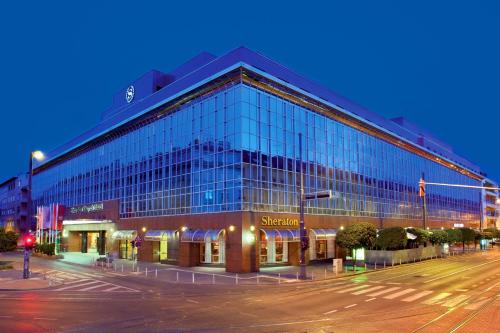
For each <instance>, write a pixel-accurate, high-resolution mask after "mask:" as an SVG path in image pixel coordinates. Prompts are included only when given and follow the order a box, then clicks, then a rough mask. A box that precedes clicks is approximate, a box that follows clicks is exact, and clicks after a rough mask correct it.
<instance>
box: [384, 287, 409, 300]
mask: <svg viewBox="0 0 500 333" xmlns="http://www.w3.org/2000/svg"><path fill="white" fill-rule="evenodd" d="M414 291H415V289H411V288H409V289H405V290H401V291H399V292H397V293H394V294H391V295H387V296H384V298H385V299H395V298H396V297H399V296H403V295H406V294H409V293H411V292H414Z"/></svg>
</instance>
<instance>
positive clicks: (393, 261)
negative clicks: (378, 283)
mask: <svg viewBox="0 0 500 333" xmlns="http://www.w3.org/2000/svg"><path fill="white" fill-rule="evenodd" d="M392 267H394V259H392Z"/></svg>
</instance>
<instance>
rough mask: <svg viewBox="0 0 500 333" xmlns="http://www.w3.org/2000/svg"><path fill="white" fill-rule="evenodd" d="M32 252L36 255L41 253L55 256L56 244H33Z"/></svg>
mask: <svg viewBox="0 0 500 333" xmlns="http://www.w3.org/2000/svg"><path fill="white" fill-rule="evenodd" d="M33 250H34V251H35V252H37V253H43V254H46V255H49V256H53V255H54V254H55V250H56V244H54V243H50V244H49V243H45V244H35V247H34V249H33Z"/></svg>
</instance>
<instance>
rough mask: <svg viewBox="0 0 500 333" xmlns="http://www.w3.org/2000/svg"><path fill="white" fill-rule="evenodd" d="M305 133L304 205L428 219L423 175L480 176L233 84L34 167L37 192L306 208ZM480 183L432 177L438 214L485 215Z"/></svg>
mask: <svg viewBox="0 0 500 333" xmlns="http://www.w3.org/2000/svg"><path fill="white" fill-rule="evenodd" d="M299 133H302V135H303V170H304V173H305V176H304V182H305V183H304V185H305V191H306V192H314V191H319V190H332V192H333V194H334V198H333V199H331V200H321V201H315V202H314V201H313V202H308V205H307V211H306V212H307V213H308V214H318V215H331V216H354V217H367V218H395V219H405V220H418V221H420V220H421V219H422V215H421V214H422V207H421V203H420V198H419V197H418V186H417V183H418V180H419V178H420V175H421V174H422V172H424V173H425V175H426V179H427V180H428V181H431V182H432V181H439V182H445V183H457V184H469V185H479V181H478V180H475V179H473V178H470V177H468V176H466V175H463V174H461V173H459V172H457V171H456V170H453V169H451V168H448V167H445V166H443V165H442V164H439V163H437V162H435V161H432V160H429V159H426V158H424V157H422V156H419V155H417V154H415V153H413V152H410V151H408V150H405V149H402V148H400V147H398V146H396V145H394V144H392V143H389V142H387V141H384V140H382V139H380V138H377V137H375V136H372V135H370V134H368V133H365V132H363V131H361V130H359V129H355V128H353V127H350V126H348V125H346V124H343V123H341V122H339V121H337V120H334V119H332V118H330V117H327V116H325V115H321V114H319V113H316V112H314V111H312V110H309V109H306V108H305V107H304V106H300V105H298V104H297V103H292V102H291V101H289V100H286V99H285V98H284V97H279V96H277V95H274V94H271V93H269V92H265V91H262V90H259V89H257V88H255V87H250V86H248V85H246V84H243V83H241V82H240V83H237V84H235V85H228V86H225V87H224V88H223V89H220V90H217V91H216V92H212V93H210V94H205V95H203V97H197V98H196V99H194V100H191V101H190V102H189V103H187V104H184V105H183V106H182V107H180V108H178V109H176V110H174V111H172V112H170V113H167V114H165V115H161V116H158V118H157V119H156V120H155V121H152V122H150V123H148V124H145V125H140V126H137V127H136V128H134V129H133V130H129V131H128V132H126V133H120V134H119V135H118V134H117V135H114V136H111V137H110V138H109V139H108V140H107V141H106V142H105V143H102V144H99V145H96V146H93V147H90V148H88V149H86V150H84V151H82V152H80V153H79V154H78V155H77V156H74V157H71V158H69V159H66V160H62V161H60V162H58V163H56V164H54V165H52V166H50V167H48V168H46V169H45V170H41V171H40V172H38V173H36V175H35V176H34V178H33V196H34V199H35V203H36V204H49V203H53V202H57V203H61V204H64V205H67V206H77V205H82V204H89V203H94V202H100V201H105V200H115V199H118V200H119V202H120V205H119V207H120V208H119V213H120V217H121V218H129V217H146V216H173V215H186V214H200V213H208V212H233V211H263V212H291V213H296V212H298V201H297V193H298V186H299V184H300V177H299V166H300V161H299V149H298V137H299V135H298V134H299ZM479 201H480V194H479V191H475V190H470V189H456V188H438V187H435V188H432V187H428V189H427V209H428V214H429V217H430V219H435V220H452V221H472V220H478V219H479V212H480V208H479Z"/></svg>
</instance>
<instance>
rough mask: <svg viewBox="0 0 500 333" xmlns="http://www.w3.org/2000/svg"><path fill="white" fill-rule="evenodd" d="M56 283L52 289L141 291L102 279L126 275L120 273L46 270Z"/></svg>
mask: <svg viewBox="0 0 500 333" xmlns="http://www.w3.org/2000/svg"><path fill="white" fill-rule="evenodd" d="M44 273H45V274H46V276H47V278H48V279H50V280H51V281H52V282H53V283H54V285H53V288H52V289H51V290H52V291H78V292H139V290H136V289H133V288H129V287H125V286H121V285H117V284H114V283H111V282H106V281H103V280H101V279H102V278H104V277H110V276H124V275H122V274H119V273H112V274H110V273H111V272H106V273H103V274H101V273H85V272H75V273H73V272H68V271H59V270H49V271H46V272H44Z"/></svg>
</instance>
